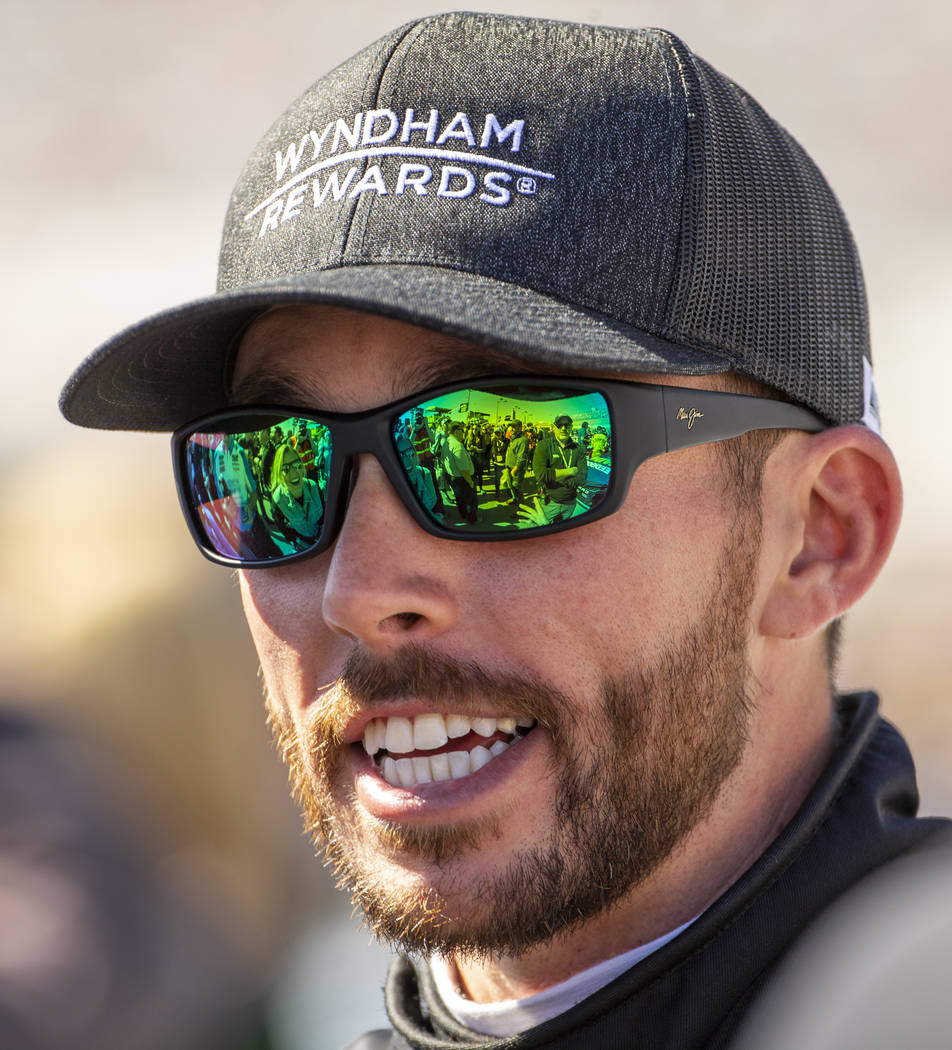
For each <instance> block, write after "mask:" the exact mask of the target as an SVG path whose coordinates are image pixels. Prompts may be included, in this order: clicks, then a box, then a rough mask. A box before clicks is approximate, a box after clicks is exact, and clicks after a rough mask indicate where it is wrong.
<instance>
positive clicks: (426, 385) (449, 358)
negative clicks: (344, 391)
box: [230, 345, 555, 406]
mask: <svg viewBox="0 0 952 1050" xmlns="http://www.w3.org/2000/svg"><path fill="white" fill-rule="evenodd" d="M434 349H435V350H436V351H437V352H436V353H433V354H432V355H429V354H428V355H427V357H425V358H423V359H422V360H417V361H414V362H412V363H411V362H407V363H406V364H405V365H404V366H403V368H401V369H400V371H399V372H398V373H397V374H396V375H394V377H393V392H392V400H397V399H398V398H399V397H401V396H402V395H403V393H404V392H406V391H409V392H410V393H411V394H412V393H413V392H415V391H417V390H419V391H424V390H428V389H430V388H432V387H437V386H442V385H443V384H445V383H452V382H455V381H459V382H461V383H464V382H466V380H467V379H472V378H476V377H478V376H489V375H525V374H529V373H545V372H549V371H550V369H549V368H546V367H545V366H544V365H541V366H540V365H539V364H536V363H533V364H529V363H527V362H525V361H520V360H519V359H518V358H516V357H514V356H513V355H512V354H508V353H505V352H504V351H501V350H496V349H493V348H491V347H487V348H483V347H476V346H473V347H460V346H458V345H447V346H446V347H436V348H434ZM551 371H555V370H551ZM329 396H330V391H329V389H328V388H327V387H326V385H325V384H324V382H323V377H322V376H320V375H317V374H314V373H311V374H309V375H308V376H306V377H305V376H303V375H300V374H298V373H295V372H287V371H278V370H272V369H268V368H263V369H260V370H258V371H256V372H252V373H250V374H249V375H246V376H245V377H244V378H243V379H242V380H240V381H239V382H238V383H236V384H234V385H233V386H232V388H231V391H230V401H231V403H232V404H251V405H253V404H274V405H301V404H306V403H313V404H314V405H315V406H317V405H320V404H326V403H327V400H328V398H329Z"/></svg>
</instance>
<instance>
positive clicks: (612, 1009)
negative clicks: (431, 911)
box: [348, 693, 952, 1050]
mask: <svg viewBox="0 0 952 1050" xmlns="http://www.w3.org/2000/svg"><path fill="white" fill-rule="evenodd" d="M877 707H878V701H877V698H876V697H875V695H873V694H872V693H858V694H854V695H851V696H846V697H843V698H841V699H840V712H841V719H842V722H841V724H842V731H841V739H840V742H839V744H838V746H837V748H836V750H835V752H834V754H833V757H832V759H831V761H830V764H829V766H828V767H827V768H826V770H825V771H824V772H823V774H822V776H821V777H820V779H819V781H818V782H817V783H816V785H815V786H814V788H813V790H812V791H811V792H810V794H809V795H808V796H807V798H806V800H805V801H804V803H803V805H802V806H801V807H800V809H799V810H798V811H797V813H796V814H795V816H794V818H793V820H791V822H790V823H789V824H788V825H787V827H786V828H785V829H784V830H783V831H782V832H781V834H780V835H779V836H778V837H777V838H776V839H775V840H774V842H773V843H771V845H770V846H769V847H768V849H767V850H766V852H765V853H764V854H763V855H762V856H761V857H760V859H759V860H758V861H757V862H756V863H755V864H754V865H753V866H752V867H751V868H750V869H749V870H748V871H747V872H745V874H744V875H742V876H741V878H740V879H739V880H738V881H737V882H736V883H734V885H733V886H731V887H730V888H729V889H728V890H727V891H726V892H725V893H724V894H723V896H721V897H720V898H719V899H718V900H717V901H715V903H714V904H712V905H711V907H710V908H708V910H707V911H706V912H705V913H704V914H703V915H701V917H700V918H698V919H697V920H696V921H695V922H694V923H693V924H692V925H691V926H690V927H688V929H687V930H685V931H684V932H683V933H682V934H680V936H678V937H676V938H675V939H674V940H673V941H670V942H669V943H668V944H666V945H664V947H662V948H660V949H659V950H658V951H657V952H655V953H654V954H653V955H650V956H648V958H647V959H644V960H643V961H642V962H640V963H638V964H637V965H636V966H634V967H632V968H631V969H630V970H628V971H627V972H625V973H624V974H622V975H621V976H620V977H618V978H617V979H616V980H614V981H612V982H611V983H610V984H608V985H606V986H605V987H604V988H602V989H600V990H599V991H597V992H596V993H595V994H594V995H591V996H590V997H589V998H588V999H585V1000H583V1001H582V1002H581V1003H579V1004H578V1005H577V1006H575V1007H573V1008H572V1009H570V1010H568V1011H566V1012H565V1013H563V1014H560V1015H559V1016H558V1017H554V1018H552V1019H551V1020H549V1021H546V1022H545V1023H543V1024H541V1025H538V1026H537V1027H535V1028H531V1029H529V1030H528V1031H525V1032H522V1033H521V1034H519V1035H517V1036H511V1037H509V1038H506V1039H499V1038H495V1037H490V1036H484V1035H480V1034H478V1033H476V1032H472V1031H469V1030H468V1029H465V1028H462V1027H461V1026H460V1025H459V1024H458V1023H457V1022H456V1021H455V1020H454V1019H453V1018H452V1017H451V1016H450V1015H449V1014H448V1013H447V1011H446V1010H445V1008H444V1007H443V1006H442V1004H441V1002H440V999H439V995H438V993H437V991H436V988H435V986H434V984H433V981H432V979H431V977H430V974H429V969H428V967H426V966H425V965H422V964H418V965H416V966H415V965H414V964H412V963H411V962H410V961H409V960H408V959H406V958H404V957H403V956H399V957H398V958H397V959H396V961H395V962H394V963H393V965H392V967H391V969H390V973H389V975H388V978H387V986H386V1005H387V1013H388V1014H389V1016H390V1020H391V1023H392V1024H393V1026H394V1029H395V1030H394V1031H392V1032H384V1031H377V1032H369V1033H367V1034H366V1035H364V1036H362V1037H361V1038H360V1039H358V1040H357V1041H356V1042H355V1043H352V1044H351V1046H350V1048H348V1050H385V1048H389V1050H408V1048H413V1050H450V1048H456V1047H460V1046H466V1047H480V1048H484V1050H490V1048H499V1050H502V1048H506V1050H530V1048H533V1050H534V1048H542V1047H545V1048H549V1050H595V1048H606V1050H621V1048H623V1047H624V1048H629V1047H635V1048H644V1050H701V1048H703V1050H720V1048H722V1047H726V1046H727V1045H728V1043H729V1040H730V1037H731V1035H732V1033H733V1032H734V1030H735V1028H736V1027H737V1025H738V1023H739V1021H740V1020H741V1018H742V1017H743V1015H744V1013H745V1012H746V1010H747V1008H748V1006H749V1005H750V1003H751V1000H752V999H753V998H754V996H755V995H756V994H757V992H758V991H759V990H760V988H761V987H762V985H763V983H764V981H765V979H766V977H767V976H768V975H769V973H770V970H771V968H772V967H773V966H774V964H775V963H776V962H777V961H778V960H779V958H780V956H781V955H782V954H783V952H784V951H785V949H786V948H787V947H788V946H789V945H790V943H791V942H792V941H793V940H794V938H796V937H797V936H798V934H799V933H800V932H801V931H802V930H803V928H804V926H806V924H807V923H809V922H810V921H811V919H813V918H814V917H815V916H816V915H817V914H818V913H819V912H820V911H821V910H822V909H823V908H824V907H825V906H826V905H827V904H829V903H830V902H831V901H833V900H834V899H835V898H836V897H838V896H839V895H840V894H842V893H843V892H844V890H846V889H848V888H849V887H850V886H851V885H853V884H854V883H856V882H857V881H858V880H859V879H861V878H862V877H863V876H864V875H866V874H868V873H869V872H871V871H872V870H873V869H875V868H878V867H879V866H880V865H882V864H884V863H886V862H887V861H889V860H891V859H892V858H894V857H896V856H898V855H899V854H902V853H906V852H908V851H910V850H913V849H915V848H917V847H919V846H923V845H925V843H926V840H928V839H929V838H930V837H931V836H932V835H934V834H935V833H936V832H939V831H942V830H943V829H948V828H949V827H950V826H952V825H950V822H949V821H947V820H941V819H917V818H916V809H917V807H918V803H919V797H918V792H917V790H916V782H915V770H914V768H913V764H912V758H911V756H910V754H909V751H908V749H907V747H906V744H905V742H904V741H903V739H902V737H901V736H900V735H899V733H898V732H897V731H896V730H895V729H894V728H893V727H892V726H891V725H889V723H887V722H884V721H883V720H882V719H881V718H879V716H878V714H877Z"/></svg>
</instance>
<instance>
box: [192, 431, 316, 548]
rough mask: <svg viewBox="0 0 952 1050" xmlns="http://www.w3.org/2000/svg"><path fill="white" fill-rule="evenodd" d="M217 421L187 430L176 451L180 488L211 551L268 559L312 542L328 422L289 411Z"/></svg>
mask: <svg viewBox="0 0 952 1050" xmlns="http://www.w3.org/2000/svg"><path fill="white" fill-rule="evenodd" d="M218 425H219V427H220V428H221V429H219V430H217V431H200V432H196V433H194V434H192V435H190V436H189V438H188V439H187V441H186V444H185V453H184V454H185V470H184V476H185V487H186V492H187V495H188V497H189V499H190V501H191V505H192V507H193V509H194V511H195V517H196V519H197V521H198V522H199V524H200V526H201V529H202V531H203V532H204V533H205V536H206V538H207V540H208V543H209V545H210V547H211V549H212V550H214V551H216V552H217V553H218V554H221V555H224V556H225V557H228V558H237V559H239V560H242V561H268V560H271V559H274V558H282V557H286V556H287V555H288V554H297V553H299V552H300V551H304V550H307V549H308V548H309V547H313V546H314V544H315V543H316V542H317V540H318V538H319V536H320V533H321V528H322V526H323V523H324V506H325V502H326V492H327V479H328V476H329V474H330V465H331V434H330V431H329V430H328V428H327V427H324V426H321V425H320V424H319V423H315V422H313V421H312V420H308V419H301V418H299V417H297V416H285V417H278V416H255V417H253V418H250V417H242V416H236V417H235V418H234V420H232V421H225V422H224V423H219V424H218ZM252 425H253V426H254V427H255V428H256V429H246V428H248V427H250V426H252Z"/></svg>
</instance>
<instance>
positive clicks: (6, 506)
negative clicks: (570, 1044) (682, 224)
mask: <svg viewBox="0 0 952 1050" xmlns="http://www.w3.org/2000/svg"><path fill="white" fill-rule="evenodd" d="M479 6H481V7H484V8H485V9H487V10H495V11H505V12H509V13H519V14H530V15H539V16H546V17H555V18H569V19H579V20H586V21H593V22H602V23H607V24H615V25H630V26H634V25H660V26H664V27H666V28H669V29H672V30H673V31H675V32H676V33H678V34H679V35H681V36H682V37H684V39H685V40H686V41H687V42H688V44H689V45H690V46H691V47H692V48H693V49H695V50H696V51H697V52H698V53H699V54H701V55H703V56H704V57H705V58H706V59H708V60H709V61H710V62H712V63H713V64H714V65H715V66H717V67H718V68H720V69H721V70H722V71H724V72H725V73H727V74H728V75H730V76H732V77H733V78H734V79H736V80H737V81H738V82H739V83H740V84H742V85H743V86H744V87H745V88H747V89H748V90H749V91H750V92H751V93H752V94H753V95H754V96H755V97H756V98H757V99H758V100H759V101H760V102H761V103H762V104H763V105H764V106H765V107H766V109H767V110H768V112H770V113H771V114H772V115H773V116H774V117H776V118H777V119H778V120H779V121H780V122H781V123H782V124H784V125H785V126H786V127H787V128H788V129H789V130H790V131H791V132H792V133H793V134H794V136H795V137H796V138H798V139H799V141H800V142H801V144H802V145H803V146H804V147H805V148H806V149H807V151H808V152H809V153H810V154H811V155H812V156H813V157H814V159H815V160H816V161H817V162H818V164H819V165H820V167H821V169H822V170H823V171H824V173H825V174H826V176H827V178H828V179H829V181H830V182H831V184H832V185H833V187H834V189H835V191H836V192H837V194H838V196H839V198H840V200H841V202H842V203H843V206H844V208H845V211H846V213H847V215H848V216H849V218H850V221H851V224H852V227H853V230H854V233H855V235H856V239H857V241H858V244H859V249H860V254H861V257H862V259H863V262H864V266H865V272H866V279H867V286H868V291H869V298H870V309H871V322H872V332H873V357H874V364H875V368H876V372H877V375H878V385H879V391H880V399H881V403H882V408H883V419H884V428H885V435H886V437H887V440H889V442H890V443H891V444H892V446H893V448H894V449H895V451H896V454H897V456H898V458H899V461H900V465H901V467H902V469H903V473H904V477H905V481H906V515H905V520H904V524H903V528H902V531H901V534H900V537H899V541H898V544H897V546H896V549H895V551H894V554H893V557H892V559H891V561H890V563H889V565H888V566H887V568H886V570H885V572H884V573H883V575H882V577H881V579H880V581H879V582H878V583H877V584H876V586H875V588H874V590H873V591H872V592H871V593H870V594H869V595H868V597H867V598H866V599H865V600H864V601H863V603H862V604H861V605H860V606H859V607H858V608H857V609H856V611H855V612H854V613H853V614H852V615H851V617H850V618H849V621H848V626H847V632H846V643H845V654H844V659H843V664H842V671H841V675H840V680H841V685H842V686H843V687H844V688H854V687H862V686H875V687H876V688H877V689H878V690H879V691H880V693H881V696H882V698H883V704H884V708H885V711H886V714H887V716H888V717H890V718H892V719H893V720H894V721H895V722H897V723H898V724H899V726H900V727H901V728H902V730H903V731H904V733H905V735H906V737H907V739H908V740H909V742H910V743H911V745H912V749H913V752H914V754H915V755H916V757H917V761H918V767H919V773H920V785H921V789H922V799H923V810H924V811H925V812H927V813H940V812H945V813H948V812H950V811H952V763H950V761H949V756H950V754H952V705H950V704H949V702H948V699H947V698H948V696H949V695H950V693H952V644H950V643H952V632H950V625H952V614H950V600H949V597H948V592H949V586H950V583H952V573H950V569H952V544H950V542H949V540H950V537H952V529H950V524H949V520H950V512H952V470H950V466H949V463H950V456H949V452H948V444H949V438H948V427H947V421H948V415H949V411H950V409H949V397H950V395H949V393H948V392H949V391H950V390H952V353H950V349H952V346H950V343H952V340H950V335H952V321H950V311H949V301H950V284H952V282H950V277H952V261H950V255H949V250H948V245H949V243H950V239H952V202H950V193H949V188H950V186H952V146H950V139H949V135H948V129H947V127H946V124H947V121H945V120H944V119H939V118H937V114H943V113H944V112H945V101H946V99H947V96H948V92H949V90H950V88H952V68H950V64H949V55H950V53H952V13H950V11H952V9H950V8H949V7H948V5H947V4H944V3H941V2H940V0H908V2H907V3H905V4H903V5H902V7H901V8H898V7H896V6H894V5H886V4H884V3H876V2H874V3H869V2H868V0H867V2H862V3H861V2H859V0H856V2H853V0H848V2H846V0H799V2H798V3H796V4H763V3H759V2H755V0H733V2H732V0H713V2H712V0H664V2H662V0H630V2H625V3H621V2H611V3H609V2H605V3H583V2H578V3H567V2H564V0H549V2H547V3H542V2H539V0H522V2H520V3H518V4H517V3H482V4H480V5H479ZM446 9H449V8H447V7H445V6H444V5H439V4H428V3H425V2H420V3H414V4H410V3H405V2H402V0H401V2H389V3H382V2H376V0H351V2H349V3H346V4H340V5H337V4H335V5H330V4H326V3H319V2H314V0H312V2H309V3H305V2H302V0H277V2H275V0H270V2H267V3H266V2H264V0H229V2H228V3H224V2H222V0H204V2H202V3H194V2H189V3H186V2H184V0H161V2H159V0H137V2H136V3H134V4H132V3H126V2H120V0H85V2H83V3H75V2H67V0H4V2H3V5H2V26H3V32H2V39H3V44H2V45H0V46H2V48H3V60H2V62H0V78H2V81H3V90H2V91H0V114H2V121H3V129H4V135H3V157H2V164H0V179H2V180H3V198H2V199H4V200H5V201H6V202H7V203H6V206H5V210H4V220H3V228H4V233H3V237H2V242H0V273H2V282H0V287H2V294H3V297H4V310H3V316H2V320H0V324H2V326H3V372H2V378H0V461H2V465H3V478H4V484H3V487H2V496H0V692H2V700H3V709H4V710H6V711H14V712H20V713H21V715H22V716H25V717H26V718H27V719H29V721H30V723H31V724H33V725H36V724H42V725H49V726H51V727H57V730H58V731H62V732H66V733H67V734H68V737H69V739H70V740H73V741H76V742H77V747H76V750H75V752H74V751H71V750H70V749H69V748H67V752H68V753H69V754H70V755H73V754H78V753H79V752H82V753H83V755H84V756H87V757H85V758H84V762H85V765H84V766H83V770H85V772H84V771H82V770H81V771H80V772H78V773H76V776H77V777H78V778H79V780H80V781H81V782H83V783H86V782H87V779H88V778H89V777H91V778H92V780H93V781H95V783H96V785H97V787H96V789H95V790H96V791H97V792H98V795H97V797H98V798H100V799H101V804H102V807H103V809H104V810H108V811H109V813H110V820H114V821H115V826H116V827H119V828H121V829H123V833H122V835H121V836H120V838H121V840H122V842H124V843H127V844H128V848H129V850H130V852H133V853H134V854H135V856H136V858H137V860H136V863H137V864H138V865H140V867H139V868H137V869H136V870H138V871H140V872H143V873H145V874H144V875H142V878H143V883H142V884H143V886H145V885H146V884H148V886H149V887H151V889H150V892H153V893H155V894H156V895H157V897H158V898H161V899H162V900H163V901H168V900H172V901H173V902H175V903H174V908H176V909H178V912H179V913H180V914H179V917H180V919H181V917H182V916H184V917H185V918H184V919H183V920H182V924H183V928H184V929H186V930H188V931H190V933H191V935H192V936H193V937H198V939H199V940H201V941H202V943H203V944H204V945H205V946H206V947H208V946H212V947H213V948H214V949H215V951H216V952H217V953H218V956H219V958H220V959H222V960H227V962H228V970H229V975H230V976H229V978H228V982H227V985H228V986H227V988H224V989H220V990H219V993H220V997H221V1004H220V1005H221V1010H222V1011H224V1012H227V1011H228V1010H229V1009H231V1008H232V1007H236V1008H237V1007H238V1006H240V1007H241V1008H242V1009H244V1008H245V1007H247V1010H248V1011H249V1015H254V1017H255V1018H257V1019H264V1020H265V1021H267V1025H268V1027H269V1029H270V1033H271V1035H270V1040H271V1045H273V1046H276V1047H280V1048H281V1050H305V1048H307V1050H321V1048H324V1047H328V1048H333V1047H336V1046H340V1045H342V1044H343V1043H345V1042H346V1041H347V1040H348V1039H349V1038H351V1037H353V1036H355V1035H356V1034H358V1033H359V1032H361V1031H363V1030H365V1029H367V1028H370V1027H374V1026H375V1025H377V1024H381V1023H383V1012H382V1004H381V1002H380V995H379V988H380V985H381V984H382V981H383V978H384V974H385V970H386V953H385V952H383V951H382V950H381V949H379V948H376V947H374V946H371V945H370V944H369V941H368V936H367V934H366V933H364V932H359V931H358V929H357V923H356V921H355V920H352V919H351V918H350V915H349V911H350V908H349V904H348V902H347V901H346V900H345V899H344V898H343V897H342V896H340V895H338V894H337V893H336V892H335V891H334V890H333V889H332V887H331V886H330V884H329V880H328V878H327V876H326V874H325V873H324V872H323V870H322V869H321V867H320V865H319V863H318V862H316V861H315V860H313V858H312V855H311V850H310V847H309V845H308V844H307V843H306V842H304V841H303V840H302V838H301V836H300V834H299V831H298V819H297V815H296V814H295V813H294V811H293V809H292V806H291V804H290V802H289V801H288V799H287V792H286V786H285V777H284V771H283V769H282V768H281V766H280V763H279V761H278V759H277V757H276V756H275V755H274V753H273V752H272V750H271V747H270V739H269V734H268V732H267V730H266V728H265V725H264V718H263V705H262V700H261V694H260V688H259V683H258V680H257V677H256V660H255V656H254V653H253V651H252V648H251V645H250V643H249V641H248V638H247V637H246V634H245V629H244V625H243V622H242V619H241V614H240V609H239V602H238V594H237V587H236V585H235V582H234V580H233V579H232V578H231V576H230V574H229V573H228V572H227V571H225V570H222V569H218V568H215V567H213V566H211V565H210V564H209V563H207V562H205V561H204V560H203V559H202V558H201V557H200V556H199V555H198V553H197V552H196V551H195V550H194V548H193V546H192V542H191V540H190V538H189V536H188V534H187V532H186V529H185V527H184V523H183V522H182V521H181V520H180V513H179V510H178V506H177V504H176V499H175V495H174V492H173V488H172V482H171V478H170V472H169V453H168V442H167V439H166V437H164V436H161V435H117V434H102V433H98V432H94V431H81V430H77V429H75V428H72V427H70V426H68V425H67V424H66V423H65V422H64V421H63V420H62V419H61V418H60V416H59V414H58V411H57V408H56V398H57V395H58V391H59V389H60V387H61V385H62V383H63V382H64V381H65V379H66V377H67V376H68V374H69V373H70V371H71V370H72V368H73V367H74V366H75V365H77V364H78V363H79V361H80V360H81V359H82V358H83V357H84V356H85V355H86V354H87V353H88V352H89V351H91V350H92V349H94V348H95V347H96V346H97V345H98V344H99V343H100V342H102V341H103V340H105V339H106V338H108V337H109V336H111V335H112V334H113V333H115V332H116V331H118V330H119V329H120V328H122V327H124V326H125V325H127V324H130V323H132V322H135V321H137V320H139V319H140V318H142V317H144V316H145V315H147V314H150V313H152V312H155V311H158V310H161V309H163V308H165V307H168V306H171V305H174V304H176V303H179V302H184V301H186V300H189V299H192V298H195V297H198V296H200V295H203V294H205V293H207V292H209V291H211V290H212V289H213V287H214V283H215V270H216V263H217V251H218V239H219V232H220V224H221V220H222V217H223V215H224V210H225V205H226V203H227V199H228V195H229V193H230V191H231V187H232V185H233V183H234V180H235V179H236V177H237V175H238V172H239V170H240V168H241V166H242V164H243V163H244V160H245V157H246V156H247V154H248V153H249V152H250V150H251V149H252V148H253V146H254V145H255V144H256V142H257V141H258V139H259V138H260V136H261V135H262V134H263V132H264V131H265V130H266V129H267V127H268V126H269V125H270V123H271V122H272V121H273V120H274V119H275V118H276V117H277V116H278V115H279V113H280V112H281V111H282V110H283V109H284V108H285V106H286V105H287V104H288V103H289V102H290V101H291V99H292V98H294V97H296V96H297V95H298V94H300V92H301V91H303V90H304V89H305V88H306V87H307V86H308V85H309V84H310V83H311V82H312V81H313V80H314V79H316V78H317V77H318V76H319V75H321V74H322V73H323V72H325V71H327V70H328V69H330V68H331V67H333V66H334V65H336V64H337V63H338V62H340V61H342V60H343V59H344V58H346V57H347V56H348V55H350V54H352V53H353V52H354V51H356V50H358V49H359V48H360V47H361V46H363V45H364V44H365V43H368V42H369V41H370V40H372V39H374V38H375V37H377V36H379V35H381V34H382V33H384V32H385V31H387V30H389V29H391V28H392V27H394V26H396V25H398V24H400V23H401V22H403V21H406V20H408V19H410V18H413V17H416V16H419V15H421V14H426V13H430V12H433V11H438V10H446ZM80 745H81V746H80ZM0 754H2V753H0ZM69 761H70V762H72V761H73V759H72V758H70V759H69ZM27 768H31V767H30V766H27ZM34 768H35V769H36V772H35V774H34V775H35V777H36V780H37V782H38V783H39V781H40V780H42V779H43V774H42V772H41V771H40V769H41V767H40V766H36V767H34ZM70 775H73V774H72V773H71V774H70ZM0 876H2V871H0ZM143 892H144V891H143ZM2 972H3V958H2V953H0V975H2ZM271 987H275V988H276V991H274V992H273V993H272V994H271V995H270V996H268V997H267V999H266V1000H264V999H263V998H262V997H263V996H264V993H265V991H266V989H268V988H271ZM368 989H369V991H368ZM2 1006H3V1003H2V1002H0V1009H2ZM183 1012H184V1011H183ZM78 1023H79V1022H77V1024H78ZM256 1026H258V1020H252V1021H250V1022H249V1023H248V1026H247V1029H246V1031H248V1032H253V1031H256V1030H257V1027H256ZM249 1038H250V1037H249ZM68 1045H77V1046H78V1044H68ZM103 1045H105V1044H103ZM128 1045H137V1046H138V1045H141V1044H128ZM166 1045H178V1046H181V1047H186V1046H187V1041H186V1040H185V1039H184V1037H183V1038H182V1039H180V1041H178V1042H177V1043H175V1042H174V1041H173V1042H170V1043H167V1044H166ZM195 1045H204V1046H208V1047H210V1046H211V1045H212V1043H211V1042H209V1041H206V1042H205V1043H203V1044H195ZM223 1045H229V1046H235V1045H238V1044H237V1043H235V1042H230V1043H227V1044H223ZM242 1045H247V1046H251V1045H252V1044H251V1042H247V1043H244V1044H242ZM254 1045H256V1046H257V1045H264V1043H255V1044H254Z"/></svg>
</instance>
